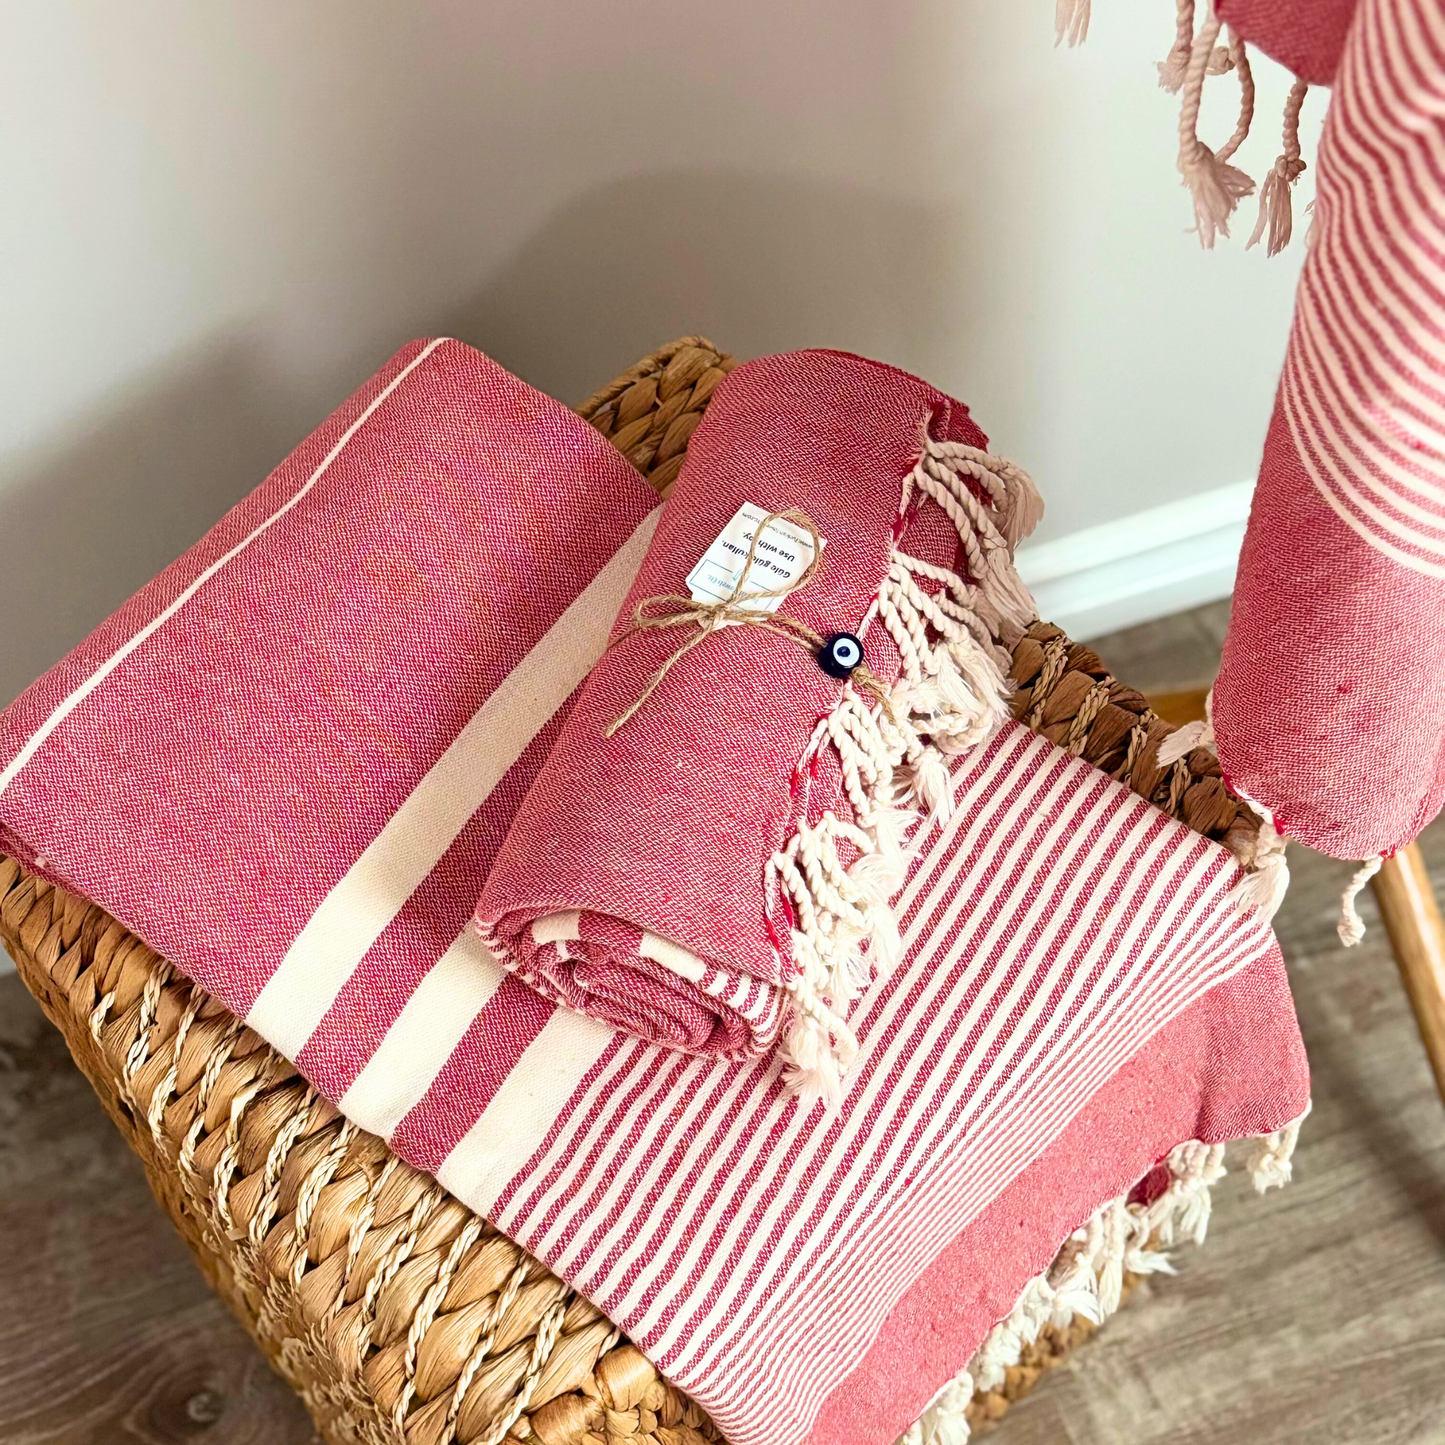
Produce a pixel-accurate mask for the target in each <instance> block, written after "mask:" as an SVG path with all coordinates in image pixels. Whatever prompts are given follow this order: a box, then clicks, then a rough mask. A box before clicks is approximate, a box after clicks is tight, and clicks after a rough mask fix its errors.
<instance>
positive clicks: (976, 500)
mask: <svg viewBox="0 0 1445 1445" xmlns="http://www.w3.org/2000/svg"><path fill="white" fill-rule="evenodd" d="M920 497H926V498H928V499H929V500H931V501H933V502H934V503H936V504H937V505H938V506H939V507H940V508H941V509H942V510H943V511H944V513H945V514H946V515H947V516H948V517H949V518H950V520H951V521H952V522H953V524H954V528H955V530H956V531H957V533H958V537H959V543H960V546H961V548H962V551H963V554H964V557H965V558H966V559H967V565H968V570H969V577H970V579H971V580H967V581H966V580H965V579H964V578H963V577H961V576H959V575H958V574H957V573H956V572H953V571H951V570H950V569H948V568H943V567H937V566H934V565H933V564H931V563H927V562H924V561H921V560H920V559H918V558H916V557H912V556H909V555H908V554H907V553H906V552H903V551H901V550H900V549H898V548H897V547H895V548H894V551H893V553H892V555H891V557H890V559H889V565H888V569H887V571H886V573H885V574H884V577H883V580H882V582H881V584H880V586H879V589H878V594H877V597H876V598H875V600H874V603H873V605H872V607H871V608H870V610H869V614H868V617H867V618H866V619H865V621H864V623H863V625H862V627H861V628H860V631H863V632H866V630H867V628H868V627H869V626H870V625H873V624H875V623H876V624H877V625H878V626H880V627H882V628H883V629H884V630H885V631H886V632H887V633H888V636H889V637H890V638H891V639H892V641H893V643H894V645H895V646H896V647H897V649H898V652H899V655H900V658H901V665H900V668H899V674H898V678H897V680H896V681H895V683H894V685H893V688H892V691H891V693H890V696H889V705H888V706H887V707H883V706H878V705H870V704H871V703H872V699H870V698H867V697H865V696H863V695H862V694H860V693H859V692H858V691H857V690H855V689H854V688H853V687H852V686H848V687H845V688H844V690H843V695H842V697H841V698H840V699H839V701H838V703H837V705H836V706H835V707H834V708H833V710H832V712H831V713H829V715H828V716H827V717H825V718H823V719H822V720H821V721H820V723H819V724H818V727H817V728H816V729H815V730H814V733H813V737H812V738H811V740H810V741H809V744H808V747H807V748H806V749H805V751H804V754H803V757H802V758H801V759H800V760H799V764H798V772H799V775H800V776H805V775H806V771H807V769H808V767H809V765H810V764H811V763H812V761H813V760H814V759H815V758H816V756H817V755H818V753H819V752H820V750H821V749H823V748H825V747H826V748H829V749H830V750H831V751H832V753H833V754H834V756H835V757H836V759H837V761H838V764H839V768H840V771H841V774H842V790H843V797H844V800H845V801H846V803H847V805H848V809H849V811H850V812H851V814H852V820H851V821H845V820H844V819H842V818H840V817H839V816H838V815H837V814H836V813H834V812H831V811H829V812H825V813H823V814H822V816H821V817H819V818H818V819H817V820H816V821H809V820H808V819H807V818H806V817H805V818H804V819H803V820H802V821H800V822H799V823H798V825H797V826H796V828H795V829H794V831H793V833H792V835H791V836H790V837H789V838H788V839H787V840H786V842H785V843H784V844H783V846H782V847H781V848H780V849H778V851H777V852H776V853H774V854H773V856H772V857H771V858H770V859H769V860H768V864H767V867H766V877H765V885H766V896H767V898H768V899H769V904H770V906H771V902H772V900H773V899H774V898H778V899H781V900H786V903H787V905H788V910H789V911H790V912H791V919H790V939H791V943H792V958H793V964H794V967H795V970H796V972H795V974H794V976H793V977H792V978H791V979H789V980H788V983H787V989H788V993H789V996H790V1000H789V1010H788V1018H787V1019H786V1021H785V1026H784V1035H783V1041H782V1045H781V1054H782V1057H783V1060H784V1063H785V1065H786V1074H785V1077H786V1080H787V1083H788V1085H789V1087H790V1088H792V1089H793V1090H794V1091H795V1092H797V1093H799V1094H800V1095H802V1096H803V1097H805V1098H809V1099H812V1098H818V1097H821V1098H823V1099H825V1100H827V1101H828V1102H830V1103H837V1102H838V1100H839V1099H840V1098H841V1096H842V1089H843V1079H844V1075H845V1074H846V1073H847V1070H848V1067H849V1066H850V1065H851V1063H852V1062H853V1058H854V1056H855V1055H856V1053H857V1040H856V1039H855V1038H854V1037H853V1035H852V1032H851V1031H850V1030H849V1028H848V1025H847V1022H846V1013H847V1008H848V1005H849V1004H851V1003H852V1002H853V1001H854V1000H855V999H856V998H857V997H858V996H859V995H860V994H861V993H862V992H863V990H864V989H866V988H867V987H868V984H869V983H870V982H871V980H872V979H873V978H874V977H876V976H878V975H880V974H886V973H888V972H890V971H891V970H892V969H893V968H894V967H895V966H896V964H897V962H898V959H899V956H900V954H901V952H902V943H901V941H900V939H899V934H898V919H897V916H896V914H895V913H894V911H893V906H892V900H893V898H894V897H895V896H896V895H897V893H898V890H899V889H900V888H901V887H902V886H903V882H904V879H905V877H906V875H907V870H908V865H909V862H910V861H911V859H912V857H913V855H914V853H915V852H916V849H917V847H918V846H919V845H920V844H921V842H922V839H923V837H924V836H925V835H926V834H927V832H928V831H929V829H930V828H931V827H932V825H933V824H934V823H936V822H938V821H940V820H941V819H944V818H946V817H947V816H948V815H949V812H950V810H951V806H952V797H951V789H950V784H949V774H948V765H947V761H946V760H947V758H948V757H949V756H950V755H952V754H956V753H960V752H964V751H967V750H968V749H970V748H974V747H977V746H978V745H979V744H981V743H984V742H987V741H988V739H989V738H991V737H992V736H993V735H994V734H995V733H996V732H997V731H998V729H999V728H1000V727H1002V725H1003V723H1004V722H1005V720H1006V719H1007V717H1008V705H1007V699H1008V694H1009V685H1008V683H1007V681H1006V674H1007V670H1008V667H1009V663H1010V659H1011V655H1012V644H1013V643H1014V642H1016V641H1017V639H1018V637H1019V636H1021V635H1022V632H1023V629H1024V627H1025V625H1026V624H1027V623H1028V622H1029V621H1030V620H1032V618H1033V616H1034V611H1035V609H1034V605H1033V599H1032V598H1031V597H1030V596H1029V594H1028V592H1027V590H1026V589H1025V587H1024V585H1023V583H1022V582H1021V581H1020V580H1019V577H1018V573H1017V572H1016V570H1015V569H1014V565H1013V541H1012V539H1014V538H1017V537H1020V536H1023V535H1025V534H1026V533H1027V532H1028V531H1029V530H1030V529H1031V528H1032V527H1033V526H1034V524H1035V523H1036V522H1037V520H1038V518H1039V515H1040V513H1041V511H1042V503H1041V502H1040V501H1039V496H1038V492H1037V491H1036V489H1035V488H1034V485H1033V483H1032V481H1030V480H1029V477H1028V475H1027V474H1026V473H1025V472H1024V471H1022V470H1021V469H1020V468H1018V467H1016V466H1014V465H1013V464H1012V463H1010V462H1007V461H1005V460H1003V459H1002V458H1000V457H995V456H993V455H992V454H990V453H988V452H985V451H981V450H980V449H979V448H977V447H970V446H965V445H963V444H962V443H959V442H945V441H935V440H934V439H933V438H931V437H928V436H927V435H926V433H925V435H924V438H923V441H922V445H921V451H920V455H919V459H918V462H917V464H916V465H915V466H914V468H913V470H912V472H911V473H910V474H909V476H908V477H907V478H906V479H905V480H904V484H903V489H902V495H901V498H900V503H899V518H900V520H901V519H902V518H903V517H904V516H905V515H906V514H907V512H908V510H909V508H910V507H911V506H912V505H914V504H916V501H917V500H918V498H920ZM899 530H900V531H901V530H902V529H901V528H900V529H899ZM930 584H931V585H932V586H933V587H934V588H936V590H930ZM925 820H926V821H925ZM921 822H922V823H923V824H924V825H923V826H922V827H920V823H921Z"/></svg>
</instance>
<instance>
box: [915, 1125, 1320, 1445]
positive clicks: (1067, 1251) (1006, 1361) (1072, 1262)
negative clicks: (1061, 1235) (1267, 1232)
mask: <svg viewBox="0 0 1445 1445" xmlns="http://www.w3.org/2000/svg"><path fill="white" fill-rule="evenodd" d="M1308 1112H1309V1111H1308V1109H1306V1111H1305V1113H1306V1114H1307V1113H1308ZM1303 1119H1304V1115H1301V1116H1300V1118H1299V1119H1296V1120H1295V1121H1294V1122H1293V1123H1291V1124H1288V1125H1286V1126H1285V1127H1284V1128H1283V1129H1280V1130H1278V1131H1276V1132H1275V1133H1273V1134H1267V1135H1264V1136H1262V1137H1260V1138H1257V1139H1253V1140H1251V1141H1250V1144H1251V1148H1250V1150H1249V1152H1248V1154H1247V1156H1246V1160H1245V1168H1246V1169H1247V1170H1248V1171H1249V1173H1250V1175H1251V1177H1252V1178H1253V1180H1254V1185H1255V1188H1256V1189H1258V1190H1260V1191H1261V1192H1263V1191H1264V1190H1265V1189H1268V1188H1272V1187H1274V1186H1276V1185H1281V1184H1284V1183H1286V1182H1287V1181H1288V1180H1289V1177H1290V1155H1291V1154H1292V1153H1293V1151H1294V1147H1295V1141H1296V1140H1297V1139H1298V1137H1299V1127H1300V1124H1301V1123H1302V1122H1303ZM1162 1162H1163V1164H1164V1167H1165V1168H1166V1169H1167V1170H1168V1172H1169V1183H1168V1185H1167V1186H1166V1187H1165V1189H1164V1190H1163V1191H1162V1192H1161V1193H1160V1194H1159V1195H1158V1196H1157V1197H1156V1198H1155V1199H1153V1200H1152V1201H1151V1202H1149V1203H1148V1204H1141V1203H1130V1202H1129V1199H1128V1196H1127V1195H1123V1196H1120V1197H1119V1198H1116V1199H1111V1200H1110V1201H1109V1202H1108V1203H1107V1204H1104V1205H1103V1206H1102V1207H1101V1208H1100V1209H1099V1210H1098V1212H1097V1213H1095V1214H1094V1216H1093V1217H1092V1218H1091V1219H1090V1220H1089V1221H1088V1223H1086V1224H1085V1225H1083V1227H1082V1228H1080V1229H1077V1230H1075V1231H1074V1233H1073V1234H1072V1235H1071V1236H1070V1238H1069V1240H1068V1241H1067V1243H1066V1244H1065V1245H1064V1247H1063V1249H1061V1250H1060V1251H1059V1254H1058V1256H1057V1258H1056V1259H1055V1260H1054V1263H1053V1264H1052V1265H1051V1266H1050V1268H1049V1269H1048V1271H1047V1272H1046V1273H1044V1274H1041V1275H1038V1276H1037V1277H1035V1278H1034V1279H1032V1280H1030V1281H1029V1283H1028V1284H1027V1285H1026V1286H1025V1288H1024V1291H1023V1293H1022V1294H1021V1295H1020V1296H1019V1299H1018V1302H1017V1304H1015V1305H1014V1307H1013V1309H1012V1310H1010V1311H1009V1313H1008V1315H1007V1316H1006V1317H1005V1318H1004V1319H1002V1320H1000V1321H999V1323H998V1324H996V1325H995V1326H994V1327H993V1329H992V1330H990V1331H989V1333H988V1335H987V1336H986V1337H985V1339H984V1341H983V1343H982V1344H981V1345H980V1346H979V1347H978V1350H977V1352H976V1353H975V1354H974V1357H973V1359H972V1360H971V1361H970V1362H969V1365H968V1368H967V1369H966V1370H964V1371H962V1372H961V1373H960V1374H958V1375H956V1376H955V1377H954V1378H953V1379H952V1380H950V1381H949V1382H948V1384H946V1385H945V1386H944V1387H943V1389H941V1390H940V1391H939V1392H938V1394H936V1395H935V1396H934V1397H933V1399H932V1401H930V1403H929V1405H928V1407H927V1409H925V1410H924V1412H923V1414H922V1415H921V1416H920V1417H919V1418H918V1419H917V1420H916V1421H915V1422H914V1423H913V1424H912V1425H910V1426H909V1427H908V1429H907V1430H905V1431H904V1432H903V1434H902V1435H901V1436H899V1438H898V1442H897V1445H967V1442H968V1439H969V1424H968V1415H967V1411H968V1407H969V1405H970V1404H971V1403H972V1401H973V1398H974V1395H975V1393H976V1392H977V1391H979V1390H995V1389H998V1388H999V1387H1000V1386H1002V1385H1003V1384H1004V1383H1005V1381H1006V1379H1007V1376H1008V1372H1009V1370H1011V1369H1012V1368H1014V1367H1015V1366H1016V1365H1017V1364H1018V1363H1019V1361H1020V1360H1021V1358H1022V1357H1023V1353H1024V1351H1025V1350H1026V1349H1027V1348H1028V1347H1029V1346H1030V1345H1032V1344H1033V1343H1034V1342H1035V1341H1036V1340H1037V1339H1038V1337H1039V1335H1040V1334H1041V1333H1042V1332H1043V1330H1044V1329H1045V1328H1047V1327H1051V1328H1054V1329H1063V1328H1066V1327H1067V1326H1068V1325H1069V1324H1071V1323H1072V1322H1073V1321H1074V1320H1075V1319H1079V1318H1082V1319H1086V1320H1088V1321H1090V1323H1092V1324H1095V1325H1099V1324H1103V1322H1104V1321H1105V1320H1106V1319H1108V1318H1109V1316H1110V1315H1112V1314H1113V1313H1114V1312H1115V1310H1117V1309H1118V1308H1119V1305H1120V1303H1121V1302H1122V1297H1123V1281H1124V1276H1125V1274H1126V1273H1127V1274H1135V1275H1141V1274H1172V1273H1173V1272H1174V1265H1173V1263H1172V1261H1171V1260H1170V1257H1169V1254H1168V1252H1167V1251H1168V1250H1169V1249H1171V1248H1172V1247H1173V1246H1174V1245H1175V1244H1177V1243H1179V1242H1181V1241H1184V1240H1188V1241H1191V1242H1192V1243H1195V1244H1202V1243H1203V1241H1204V1237H1205V1234H1206V1232H1207V1230H1208V1227H1209V1215H1210V1207H1211V1199H1212V1193H1211V1191H1212V1190H1213V1188H1214V1186H1215V1185H1216V1184H1217V1183H1218V1182H1219V1181H1220V1180H1221V1179H1222V1178H1223V1177H1224V1175H1225V1172H1226V1171H1225V1146H1224V1145H1223V1144H1204V1143H1201V1142H1200V1141H1199V1140H1197V1139H1196V1140H1189V1141H1187V1142H1186V1143H1183V1144H1180V1145H1178V1146H1176V1147H1175V1148H1174V1149H1172V1150H1170V1152H1169V1154H1168V1155H1167V1157H1166V1158H1165V1159H1164V1160H1163V1161H1162Z"/></svg>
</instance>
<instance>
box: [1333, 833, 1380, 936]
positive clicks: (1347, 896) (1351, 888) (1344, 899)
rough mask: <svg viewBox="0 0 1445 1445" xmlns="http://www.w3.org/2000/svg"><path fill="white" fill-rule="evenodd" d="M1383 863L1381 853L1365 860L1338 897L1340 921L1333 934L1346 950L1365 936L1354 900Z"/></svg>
mask: <svg viewBox="0 0 1445 1445" xmlns="http://www.w3.org/2000/svg"><path fill="white" fill-rule="evenodd" d="M1384 862H1385V856H1384V854H1383V853H1382V854H1379V855H1378V856H1377V857H1374V858H1366V859H1365V861H1364V862H1363V863H1361V864H1360V866H1359V867H1358V868H1357V869H1355V872H1354V874H1353V876H1352V877H1351V878H1350V881H1349V883H1348V884H1347V885H1346V886H1345V891H1344V892H1343V893H1342V894H1341V895H1340V921H1339V923H1338V924H1337V925H1336V927H1335V932H1336V933H1338V934H1339V935H1340V942H1341V943H1343V944H1344V946H1345V947H1346V948H1353V947H1354V946H1355V945H1356V944H1357V943H1358V942H1359V941H1360V940H1361V939H1362V938H1363V937H1364V936H1365V920H1364V919H1363V918H1361V917H1360V910H1359V909H1358V908H1357V907H1356V906H1355V899H1357V898H1358V897H1359V896H1360V893H1361V891H1362V890H1363V888H1364V886H1365V884H1366V883H1368V882H1369V881H1370V879H1371V878H1373V877H1374V876H1375V874H1376V873H1378V872H1379V871H1380V869H1381V868H1382V867H1383V866H1384Z"/></svg>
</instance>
